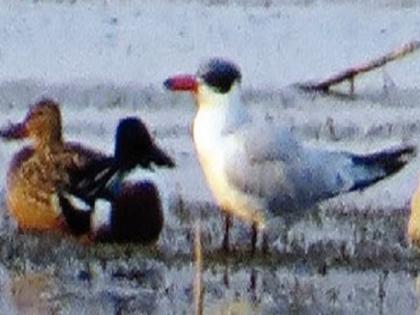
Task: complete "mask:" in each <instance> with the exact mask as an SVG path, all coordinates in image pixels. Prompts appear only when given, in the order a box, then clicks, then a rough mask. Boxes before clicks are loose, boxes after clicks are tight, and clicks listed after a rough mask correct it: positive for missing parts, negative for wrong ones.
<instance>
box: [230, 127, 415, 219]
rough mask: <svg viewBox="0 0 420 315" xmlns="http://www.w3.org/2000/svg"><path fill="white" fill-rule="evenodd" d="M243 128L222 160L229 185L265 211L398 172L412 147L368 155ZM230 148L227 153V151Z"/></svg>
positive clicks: (289, 208)
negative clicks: (260, 204) (231, 148)
mask: <svg viewBox="0 0 420 315" xmlns="http://www.w3.org/2000/svg"><path fill="white" fill-rule="evenodd" d="M276 131H277V132H276V133H273V130H272V129H271V130H270V128H263V129H255V128H252V129H251V128H249V129H243V130H240V131H238V133H237V134H236V135H235V137H236V138H237V141H236V148H235V150H234V152H235V154H229V155H228V156H229V158H228V159H227V160H226V161H225V168H226V174H227V178H228V180H229V182H230V183H231V184H233V185H234V186H235V187H236V188H237V189H239V190H240V191H243V192H244V193H246V194H249V195H252V196H254V197H255V198H258V199H260V200H263V202H264V204H265V207H266V208H267V210H268V211H269V212H274V213H277V212H279V211H294V210H297V209H301V208H306V207H309V206H312V205H314V204H315V203H316V202H318V201H321V200H324V199H327V198H331V197H333V196H336V195H338V194H340V193H343V192H347V191H351V190H355V189H361V188H365V187H367V186H369V185H371V184H373V183H375V182H377V181H378V180H380V179H382V178H385V177H386V176H388V175H389V174H392V173H394V172H396V171H398V170H399V169H400V168H401V167H402V166H404V165H405V163H406V162H407V161H408V159H407V158H404V156H405V155H407V154H408V155H412V154H413V152H415V150H414V148H412V147H406V148H397V149H390V150H385V151H381V152H378V153H374V154H369V155H364V156H360V155H355V154H352V153H348V152H332V151H327V150H322V149H319V148H312V147H308V146H303V145H301V144H299V143H298V141H297V140H296V138H295V137H294V136H293V135H292V134H291V133H290V132H289V131H287V130H276ZM228 150H229V149H228Z"/></svg>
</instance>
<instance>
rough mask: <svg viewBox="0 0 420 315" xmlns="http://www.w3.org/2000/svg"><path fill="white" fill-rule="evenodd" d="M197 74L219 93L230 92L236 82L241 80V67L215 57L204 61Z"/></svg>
mask: <svg viewBox="0 0 420 315" xmlns="http://www.w3.org/2000/svg"><path fill="white" fill-rule="evenodd" d="M197 76H198V77H199V78H201V79H202V80H203V81H204V82H205V83H206V84H207V85H208V86H211V87H212V88H214V89H215V90H216V91H218V92H219V93H227V92H229V91H230V89H231V87H232V85H233V84H234V83H235V82H240V81H241V71H240V69H239V67H238V66H237V65H236V64H235V63H233V62H231V61H228V60H225V59H221V58H213V59H210V60H209V61H207V62H205V63H203V64H202V65H201V66H200V67H199V69H198V72H197Z"/></svg>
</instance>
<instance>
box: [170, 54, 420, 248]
mask: <svg viewBox="0 0 420 315" xmlns="http://www.w3.org/2000/svg"><path fill="white" fill-rule="evenodd" d="M164 85H165V86H166V87H167V88H168V89H169V90H172V91H189V92H191V93H192V94H193V95H194V97H195V102H196V104H197V107H198V110H197V113H196V116H195V118H194V123H193V138H194V144H195V148H196V151H197V154H198V159H199V161H200V164H201V167H202V169H203V171H204V174H205V177H206V179H207V182H208V185H209V187H210V189H211V191H212V193H213V195H214V197H215V199H216V201H217V203H218V204H219V206H220V207H221V208H222V210H224V211H225V212H227V214H228V215H230V214H232V215H234V216H237V217H239V218H241V219H243V220H245V221H247V222H250V223H252V225H253V236H252V252H254V251H255V246H256V241H257V231H258V227H261V226H263V224H264V219H265V218H266V217H267V218H269V217H271V216H281V217H287V216H290V215H294V214H296V213H299V212H300V211H301V210H305V209H309V208H310V207H311V206H312V205H314V204H315V203H317V202H319V201H322V200H325V199H327V198H331V197H333V196H336V195H339V194H341V193H344V192H349V191H353V190H360V189H362V188H365V187H367V186H370V185H372V184H373V183H375V182H377V181H379V180H381V179H383V178H385V177H387V176H388V175H391V174H393V173H395V172H397V171H398V170H400V169H401V168H402V167H403V166H404V165H405V164H406V163H407V162H408V161H409V159H410V158H411V157H412V156H414V154H415V148H414V147H412V146H404V147H398V148H392V149H388V150H384V151H381V152H376V153H373V154H367V155H356V154H353V153H350V152H332V151H328V150H325V149H322V148H313V147H309V146H306V145H304V144H302V143H300V142H299V141H298V139H296V137H295V136H294V135H293V134H292V133H291V132H290V130H288V129H286V128H283V129H281V128H277V127H275V126H273V125H271V124H269V123H267V122H265V121H264V122H262V121H261V122H259V121H256V120H255V119H253V117H252V115H251V114H250V113H249V112H248V110H247V107H246V106H244V104H243V103H242V101H241V88H240V87H241V72H240V70H239V67H238V66H237V65H235V64H234V63H233V62H231V61H227V60H224V59H220V58H214V59H210V60H209V61H207V62H205V63H203V64H202V65H201V66H200V67H199V70H198V72H197V74H196V75H178V76H174V77H171V78H169V79H167V80H166V81H165V82H164ZM228 218H229V216H227V219H228ZM228 233H229V219H228V220H226V226H225V237H224V241H223V242H224V247H225V249H226V250H228V249H229V234H228Z"/></svg>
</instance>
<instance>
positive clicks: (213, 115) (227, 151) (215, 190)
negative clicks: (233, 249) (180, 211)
mask: <svg viewBox="0 0 420 315" xmlns="http://www.w3.org/2000/svg"><path fill="white" fill-rule="evenodd" d="M223 127H224V126H223V117H221V115H218V113H217V111H215V110H214V109H213V108H206V109H200V110H199V112H198V113H197V115H196V118H195V119H194V124H193V138H194V144H195V148H196V151H197V155H198V159H199V162H200V164H201V168H202V169H203V172H204V175H205V177H206V180H207V183H208V185H209V188H210V190H211V192H212V194H213V196H214V198H215V199H216V201H217V203H218V205H219V206H220V207H221V208H222V209H223V210H224V211H226V212H229V213H231V214H233V215H235V216H236V217H239V218H240V219H242V220H244V221H247V222H251V223H252V222H256V223H258V224H261V225H262V224H263V213H262V211H261V210H262V208H263V207H262V205H261V200H258V199H257V198H255V197H254V196H251V195H249V194H246V193H244V192H243V191H241V190H240V189H238V188H237V187H235V185H234V184H232V183H231V182H230V181H229V180H228V177H227V174H226V168H225V167H226V164H227V163H226V162H227V160H228V159H232V158H233V159H234V158H235V155H236V154H240V153H241V152H240V151H241V145H240V139H238V138H237V137H236V135H235V133H233V132H229V133H225V134H224V132H223V131H224V130H223ZM242 149H243V148H242Z"/></svg>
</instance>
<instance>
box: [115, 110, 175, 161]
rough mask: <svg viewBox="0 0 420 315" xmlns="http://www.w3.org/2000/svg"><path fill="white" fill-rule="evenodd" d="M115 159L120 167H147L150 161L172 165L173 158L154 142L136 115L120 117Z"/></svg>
mask: <svg viewBox="0 0 420 315" xmlns="http://www.w3.org/2000/svg"><path fill="white" fill-rule="evenodd" d="M115 137H116V139H115V159H116V161H117V162H118V163H119V164H120V167H122V168H127V169H130V168H133V167H134V166H136V165H140V166H142V167H144V168H149V167H150V166H151V164H152V163H154V164H156V165H159V166H167V167H173V166H175V163H174V162H173V160H172V159H171V158H170V157H169V156H168V155H167V154H166V153H165V152H163V151H162V150H161V149H159V148H158V147H157V146H156V144H155V143H154V141H153V139H152V137H151V135H150V133H149V131H148V130H147V128H146V126H145V125H144V124H143V122H142V121H141V120H140V119H138V118H136V117H128V118H125V119H122V120H121V121H120V122H119V124H118V127H117V131H116V136H115Z"/></svg>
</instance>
